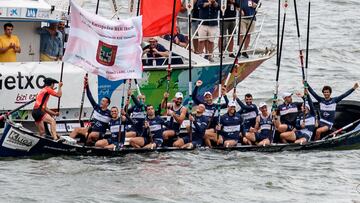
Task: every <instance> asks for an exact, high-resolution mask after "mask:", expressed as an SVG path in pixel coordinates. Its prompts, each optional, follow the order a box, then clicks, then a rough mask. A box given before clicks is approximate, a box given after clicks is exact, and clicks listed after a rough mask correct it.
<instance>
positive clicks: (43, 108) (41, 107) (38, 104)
mask: <svg viewBox="0 0 360 203" xmlns="http://www.w3.org/2000/svg"><path fill="white" fill-rule="evenodd" d="M56 83H59V82H58V81H57V80H55V79H53V78H45V79H44V84H45V87H44V88H43V89H42V90H41V91H40V92H39V93H38V94H37V96H36V101H35V105H34V108H33V111H32V117H33V118H34V120H35V124H36V127H37V128H38V129H39V133H40V136H44V135H45V126H44V122H45V123H48V124H50V133H51V136H52V137H53V139H54V140H57V139H59V138H58V136H57V134H56V121H55V119H54V118H53V116H58V115H59V112H54V111H52V110H50V109H48V108H47V102H48V100H49V97H50V95H52V96H54V97H59V98H60V97H61V95H62V91H61V87H62V86H63V83H62V82H60V83H59V90H58V91H57V92H56V91H55V90H54V86H55V84H56Z"/></svg>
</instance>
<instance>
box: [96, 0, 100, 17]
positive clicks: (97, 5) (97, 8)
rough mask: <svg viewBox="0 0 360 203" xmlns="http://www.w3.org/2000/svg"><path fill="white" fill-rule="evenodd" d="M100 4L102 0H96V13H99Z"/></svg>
mask: <svg viewBox="0 0 360 203" xmlns="http://www.w3.org/2000/svg"><path fill="white" fill-rule="evenodd" d="M99 4H100V0H97V2H96V10H95V14H96V15H97V14H98V13H99Z"/></svg>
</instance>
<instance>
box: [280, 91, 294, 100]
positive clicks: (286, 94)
mask: <svg viewBox="0 0 360 203" xmlns="http://www.w3.org/2000/svg"><path fill="white" fill-rule="evenodd" d="M292 95H293V94H292V93H290V92H284V93H283V94H282V98H283V99H284V98H285V97H290V96H292Z"/></svg>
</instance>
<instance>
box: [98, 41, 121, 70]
mask: <svg viewBox="0 0 360 203" xmlns="http://www.w3.org/2000/svg"><path fill="white" fill-rule="evenodd" d="M116 52H117V46H116V45H110V44H107V43H105V42H103V41H99V44H98V48H97V52H96V61H97V62H98V63H100V64H102V65H104V66H112V65H114V63H115V57H116Z"/></svg>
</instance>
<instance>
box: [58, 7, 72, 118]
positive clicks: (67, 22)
mask: <svg viewBox="0 0 360 203" xmlns="http://www.w3.org/2000/svg"><path fill="white" fill-rule="evenodd" d="M67 15H68V16H69V15H70V5H69V6H68V12H67ZM65 27H69V19H66V26H65ZM66 35H67V34H66V33H65V36H64V42H63V47H65V44H66V42H67V40H68V37H67V36H66ZM64 51H65V48H63V53H64ZM63 75H64V61H63V60H61V72H60V82H62V80H63ZM60 103H61V97H59V98H58V105H57V111H58V112H59V113H60Z"/></svg>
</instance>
